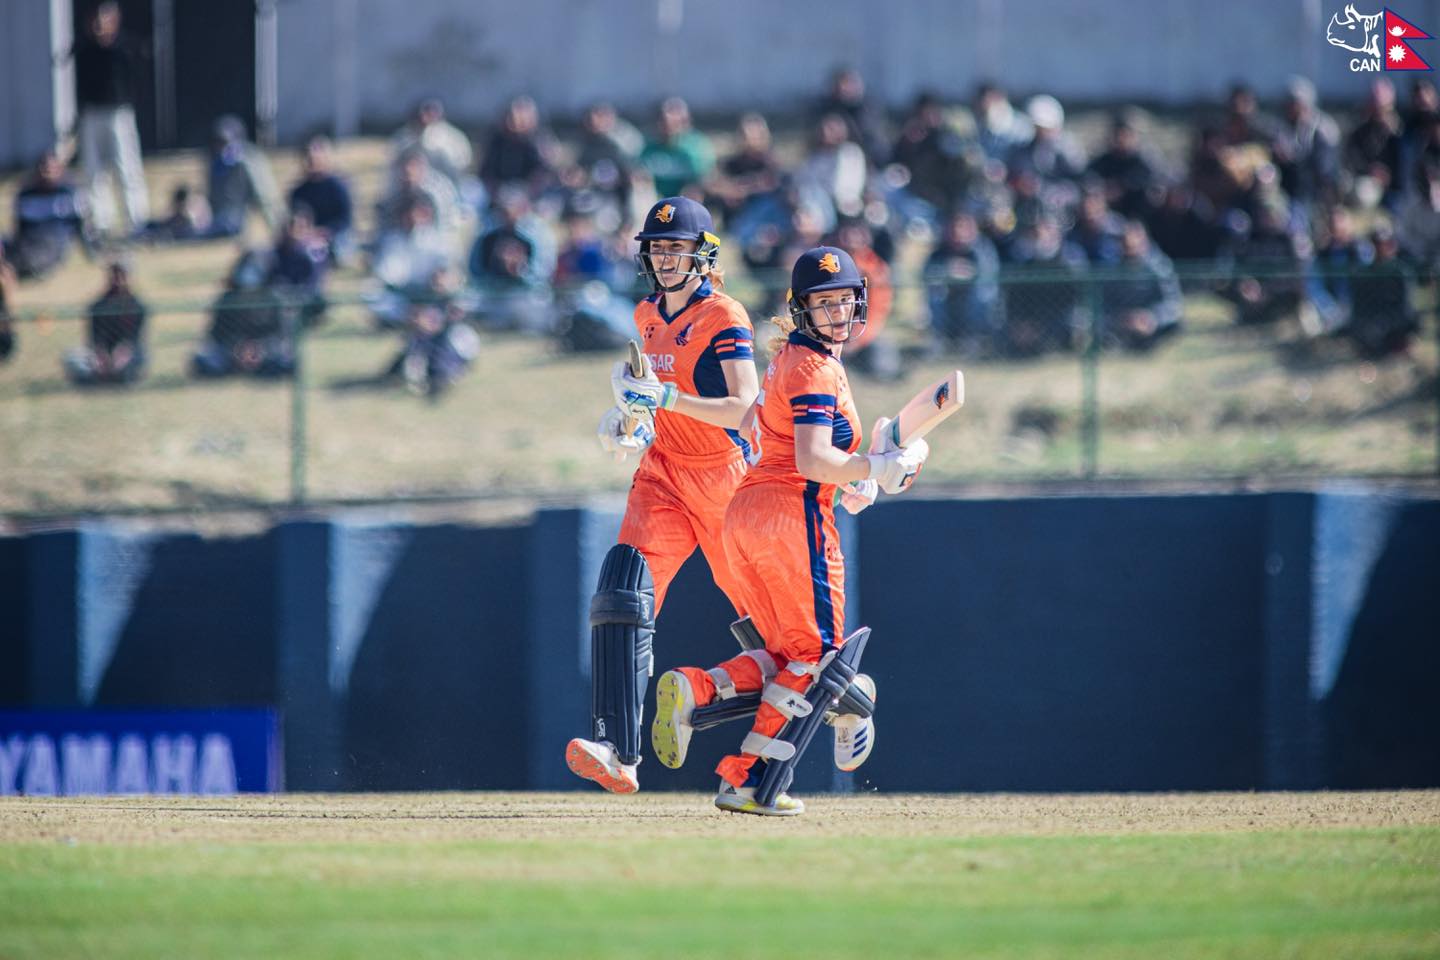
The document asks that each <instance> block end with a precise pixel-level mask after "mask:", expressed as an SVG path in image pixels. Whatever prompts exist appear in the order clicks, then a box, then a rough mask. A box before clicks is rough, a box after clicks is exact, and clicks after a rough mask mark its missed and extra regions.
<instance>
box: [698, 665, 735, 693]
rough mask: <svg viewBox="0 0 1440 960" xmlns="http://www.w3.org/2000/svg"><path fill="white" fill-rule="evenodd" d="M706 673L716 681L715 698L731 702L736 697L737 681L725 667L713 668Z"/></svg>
mask: <svg viewBox="0 0 1440 960" xmlns="http://www.w3.org/2000/svg"><path fill="white" fill-rule="evenodd" d="M705 672H706V673H708V674H710V679H711V680H714V681H715V696H717V697H719V698H720V699H721V700H729V699H731V698H732V697H734V696H735V681H734V680H733V679H731V677H730V674H729V673H728V672H727V671H726V670H725V669H724V668H723V667H711V668H710V669H709V670H706V671H705Z"/></svg>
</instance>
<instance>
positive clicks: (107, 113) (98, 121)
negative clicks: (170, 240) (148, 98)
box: [74, 0, 150, 235]
mask: <svg viewBox="0 0 1440 960" xmlns="http://www.w3.org/2000/svg"><path fill="white" fill-rule="evenodd" d="M86 26H87V28H88V30H87V34H88V35H87V37H86V39H85V40H83V41H82V42H80V43H78V44H76V46H75V48H74V55H75V100H76V103H77V105H78V106H79V110H80V161H81V163H82V164H83V165H84V167H85V181H86V184H85V185H86V189H87V191H88V193H89V195H90V196H89V207H90V218H91V225H92V226H93V227H94V229H95V230H96V232H97V233H100V234H107V235H108V234H110V233H112V232H113V228H114V224H115V214H114V208H113V198H112V195H111V193H110V184H109V177H110V175H111V174H112V173H113V175H114V177H115V180H116V181H118V183H119V186H120V192H121V196H122V197H123V198H124V203H123V207H124V211H125V218H126V221H127V223H126V226H127V228H128V231H129V232H132V233H133V232H135V231H137V230H139V229H140V228H141V227H143V226H144V225H145V223H146V221H147V220H149V218H150V198H149V194H148V193H147V192H146V188H145V169H144V166H143V162H142V161H141V159H140V134H139V131H138V130H137V129H136V126H135V97H136V94H137V93H138V92H139V89H140V48H139V47H138V46H137V45H136V44H135V43H134V42H133V41H132V40H131V39H130V37H129V36H127V35H126V34H125V33H124V31H122V30H121V24H120V4H119V3H116V2H114V0H105V2H102V3H100V4H98V5H97V6H96V7H95V8H94V12H93V13H92V14H91V16H90V20H89V22H88V23H87V25H86Z"/></svg>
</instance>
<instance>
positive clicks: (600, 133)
mask: <svg viewBox="0 0 1440 960" xmlns="http://www.w3.org/2000/svg"><path fill="white" fill-rule="evenodd" d="M644 146H645V138H644V137H643V136H642V135H641V133H640V131H639V130H636V129H635V127H634V126H632V125H631V124H630V123H628V122H626V121H625V120H623V119H621V118H620V117H619V116H618V115H617V114H616V113H615V108H614V107H612V106H611V105H610V104H608V103H595V104H591V105H590V107H589V108H588V109H586V111H585V117H584V119H583V120H582V122H581V127H580V140H579V143H577V144H576V154H575V165H576V166H577V167H579V168H580V169H581V170H582V171H584V181H585V182H584V186H585V187H586V188H587V189H588V190H590V191H592V192H594V193H596V194H598V195H599V196H600V198H601V200H602V204H608V205H609V206H610V207H611V208H612V209H613V211H614V215H613V216H606V211H604V210H602V209H597V214H598V215H600V216H602V217H605V219H606V221H607V222H606V224H605V225H606V228H607V229H608V230H611V231H620V230H623V229H625V227H626V225H627V224H629V223H630V222H632V220H633V217H632V212H631V207H632V205H633V201H632V197H633V196H634V190H635V187H634V183H633V180H634V177H635V165H636V163H637V162H638V160H639V157H640V151H641V150H642V149H643V148H644ZM610 220H613V221H614V222H613V223H610V222H608V221H610Z"/></svg>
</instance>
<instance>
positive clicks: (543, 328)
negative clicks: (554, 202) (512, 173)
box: [470, 187, 555, 333]
mask: <svg viewBox="0 0 1440 960" xmlns="http://www.w3.org/2000/svg"><path fill="white" fill-rule="evenodd" d="M496 199H497V203H496V209H495V214H496V218H497V222H496V225H495V227H494V228H493V229H491V230H489V231H487V232H486V233H484V234H482V235H481V236H480V238H479V239H477V240H476V241H475V246H474V248H473V249H472V250H471V252H470V276H471V278H473V279H474V281H475V282H476V284H477V285H478V286H479V287H480V288H481V290H482V291H483V305H482V314H483V316H484V318H485V320H486V322H487V323H488V324H490V325H491V326H493V327H495V328H498V329H503V330H524V331H528V332H531V333H543V332H547V331H548V330H549V328H550V327H551V326H552V324H551V317H550V277H551V276H552V275H553V273H554V270H555V250H554V241H553V240H552V238H551V236H550V231H549V228H548V227H547V226H546V225H545V223H544V221H542V220H541V219H540V218H539V217H537V216H535V215H534V214H533V213H531V212H530V201H529V199H528V198H527V197H526V196H525V193H524V191H523V190H521V189H518V188H516V187H509V188H506V189H505V190H502V191H501V192H500V193H499V195H498V196H497V198H496Z"/></svg>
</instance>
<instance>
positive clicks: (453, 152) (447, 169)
mask: <svg viewBox="0 0 1440 960" xmlns="http://www.w3.org/2000/svg"><path fill="white" fill-rule="evenodd" d="M307 146H308V145H307ZM412 150H419V151H420V152H421V153H423V154H425V160H426V162H427V163H428V164H429V165H430V169H432V170H434V171H435V172H436V173H437V174H439V175H440V176H442V177H444V178H445V179H446V180H449V181H450V185H451V186H452V187H453V188H454V189H455V190H456V192H457V193H458V192H460V191H461V190H462V189H463V186H464V183H465V181H466V179H467V178H468V176H469V173H470V166H471V164H473V163H474V162H475V155H474V151H473V150H472V149H471V147H470V138H469V137H467V136H465V134H464V133H463V132H462V131H461V130H460V128H458V127H456V126H454V125H453V124H451V123H450V122H449V121H447V120H446V119H445V104H444V103H442V102H441V101H440V100H439V99H438V98H436V97H427V98H426V99H424V100H421V101H420V102H419V103H418V104H416V106H415V112H414V113H413V114H411V116H410V120H409V121H408V122H407V123H406V124H405V126H403V127H401V128H400V129H399V130H397V131H396V132H395V135H394V136H392V137H391V138H390V158H391V160H390V163H391V180H392V183H394V182H399V180H400V166H401V164H402V163H403V162H404V159H405V156H406V155H407V154H409V153H410V152H411V151H412ZM312 207H313V208H314V209H315V210H317V211H318V210H319V209H320V208H319V207H314V205H313V204H312ZM318 215H319V214H318V213H317V216H318Z"/></svg>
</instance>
